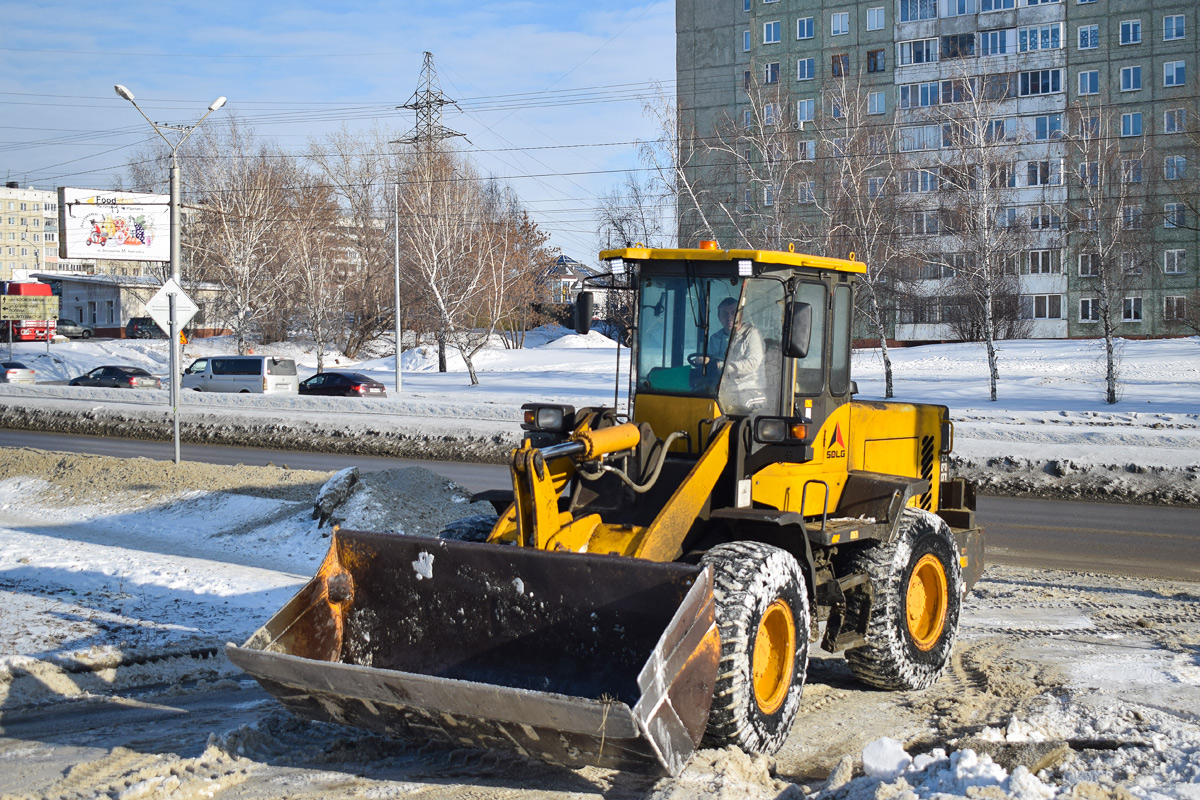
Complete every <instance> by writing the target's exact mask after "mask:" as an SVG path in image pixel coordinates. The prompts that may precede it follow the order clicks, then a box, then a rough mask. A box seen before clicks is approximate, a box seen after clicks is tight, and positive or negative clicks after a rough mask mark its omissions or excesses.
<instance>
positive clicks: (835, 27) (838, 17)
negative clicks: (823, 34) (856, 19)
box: [829, 11, 850, 36]
mask: <svg viewBox="0 0 1200 800" xmlns="http://www.w3.org/2000/svg"><path fill="white" fill-rule="evenodd" d="M829 32H830V34H832V35H833V36H844V35H845V34H847V33H849V32H850V12H849V11H840V12H837V13H834V14H830V15H829Z"/></svg>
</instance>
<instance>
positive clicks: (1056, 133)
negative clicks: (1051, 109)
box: [1033, 114, 1062, 142]
mask: <svg viewBox="0 0 1200 800" xmlns="http://www.w3.org/2000/svg"><path fill="white" fill-rule="evenodd" d="M1033 138H1034V139H1036V140H1037V141H1039V142H1048V141H1050V140H1052V139H1061V138H1062V114H1045V115H1043V116H1040V117H1034V118H1033Z"/></svg>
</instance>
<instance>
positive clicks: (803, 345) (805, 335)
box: [783, 302, 812, 358]
mask: <svg viewBox="0 0 1200 800" xmlns="http://www.w3.org/2000/svg"><path fill="white" fill-rule="evenodd" d="M811 339H812V305H810V304H809V303H800V302H792V303H790V304H788V330H787V342H786V343H785V345H784V351H783V354H784V355H785V356H787V357H788V358H804V357H806V356H807V355H808V343H809V341H810V340H811Z"/></svg>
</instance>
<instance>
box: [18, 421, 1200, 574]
mask: <svg viewBox="0 0 1200 800" xmlns="http://www.w3.org/2000/svg"><path fill="white" fill-rule="evenodd" d="M0 447H38V448H42V449H46V450H65V451H70V452H81V453H99V454H102V455H109V456H117V457H121V458H134V457H139V456H141V457H146V458H158V459H162V460H170V459H171V458H172V454H173V450H172V445H171V443H170V442H148V441H140V440H129V439H106V438H102V437H91V436H65V435H58V434H48V433H40V432H34V431H23V430H6V429H0ZM181 455H182V457H183V458H184V459H186V460H189V461H203V462H207V463H214V464H248V465H265V464H275V465H276V466H281V465H285V464H286V465H287V466H289V467H292V468H294V469H316V470H338V469H342V468H344V467H347V466H351V465H357V466H358V468H359V469H360V470H363V471H366V472H372V471H376V470H382V469H393V468H396V467H405V466H422V467H426V468H428V469H431V470H434V471H436V472H439V473H441V474H443V475H445V476H446V477H448V478H450V479H451V480H454V481H457V482H458V483H459V484H461V485H463V486H464V487H466V488H467V489H470V490H472V491H482V490H484V489H496V488H508V487H509V485H510V484H509V479H508V469H507V468H506V467H502V466H495V465H491V464H468V463H455V462H445V461H417V460H408V459H399V458H382V457H374V456H349V455H340V454H330V453H302V452H296V451H290V450H266V449H258V448H239V447H223V446H215V445H192V444H189V445H184V446H183V447H182V448H181ZM978 505H979V510H978V512H979V513H978V521H979V523H980V524H981V525H983V527H984V528H985V529H986V531H987V559H988V561H989V562H993V563H1002V564H1013V565H1017V566H1025V567H1047V568H1054V569H1067V570H1077V571H1085V572H1099V573H1105V574H1112V575H1130V576H1137V577H1144V578H1166V579H1173V580H1190V581H1200V512H1198V511H1197V510H1196V509H1194V508H1171V507H1163V506H1143V505H1126V504H1117V503H1083V502H1071V501H1062V500H1036V499H1029V498H1013V497H980V498H979V504H978Z"/></svg>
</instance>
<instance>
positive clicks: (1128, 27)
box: [1121, 19, 1142, 44]
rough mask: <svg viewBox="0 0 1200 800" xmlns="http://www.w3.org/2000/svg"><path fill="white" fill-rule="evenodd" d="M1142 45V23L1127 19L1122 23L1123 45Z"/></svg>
mask: <svg viewBox="0 0 1200 800" xmlns="http://www.w3.org/2000/svg"><path fill="white" fill-rule="evenodd" d="M1141 43H1142V21H1141V20H1140V19H1127V20H1125V21H1124V22H1122V23H1121V44H1141Z"/></svg>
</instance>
